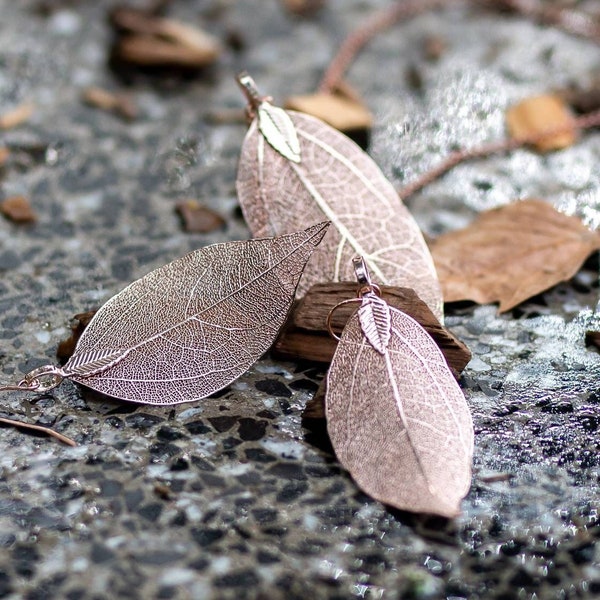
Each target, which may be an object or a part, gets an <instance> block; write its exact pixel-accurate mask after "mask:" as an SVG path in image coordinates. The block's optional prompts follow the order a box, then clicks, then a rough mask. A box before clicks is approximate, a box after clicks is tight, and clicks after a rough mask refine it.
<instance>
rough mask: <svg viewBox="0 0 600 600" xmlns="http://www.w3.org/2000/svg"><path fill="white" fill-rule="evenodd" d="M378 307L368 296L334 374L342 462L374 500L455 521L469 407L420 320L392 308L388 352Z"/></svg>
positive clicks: (464, 477) (332, 415)
mask: <svg viewBox="0 0 600 600" xmlns="http://www.w3.org/2000/svg"><path fill="white" fill-rule="evenodd" d="M374 298H377V297H376V296H375V295H374V294H373V292H367V293H366V294H365V295H364V296H363V298H362V304H361V308H360V309H359V312H358V313H355V315H354V316H353V317H351V319H350V320H349V321H348V323H347V325H346V327H345V328H344V331H343V333H342V336H341V339H340V342H339V344H338V347H337V349H336V352H335V355H334V357H333V361H332V363H331V367H330V368H329V373H328V376H327V395H326V416H327V428H328V431H329V436H330V438H331V442H332V444H333V447H334V449H335V453H336V455H337V457H338V459H339V461H340V463H341V464H342V465H343V466H344V467H345V468H346V469H348V471H349V472H350V474H351V475H352V477H353V478H354V480H355V481H356V482H357V484H358V485H359V486H360V487H361V488H362V489H363V490H364V491H365V492H366V493H367V494H369V495H370V496H372V497H373V498H376V499H377V500H380V501H381V502H384V503H386V504H389V505H392V506H394V507H396V508H401V509H403V510H409V511H412V512H425V513H433V514H438V515H442V516H445V517H454V516H456V515H457V514H458V513H459V505H460V500H461V499H462V498H463V497H464V496H465V494H466V493H467V491H468V490H469V486H470V482H471V460H472V454H473V424H472V420H471V415H470V412H469V409H468V406H467V404H466V402H465V398H464V396H463V394H462V392H461V390H460V388H459V387H458V385H457V383H456V380H455V379H454V377H453V375H452V373H451V372H450V370H449V368H448V365H447V363H446V360H445V358H444V356H443V355H442V353H441V351H440V350H439V348H438V346H437V345H436V344H435V342H434V341H433V340H432V339H431V337H430V336H429V335H428V334H427V333H426V332H425V330H424V329H423V328H422V327H421V326H420V325H419V324H418V323H417V322H416V321H415V320H414V319H412V318H411V317H409V316H408V315H406V314H404V313H402V312H400V311H399V310H397V309H395V308H393V307H390V306H388V307H387V314H389V318H390V337H389V340H388V342H387V344H385V345H384V344H382V343H381V337H382V336H381V334H380V333H379V332H381V331H385V328H384V327H382V326H381V322H384V321H385V319H383V320H382V319H380V318H379V317H376V316H375V315H376V311H378V310H379V306H380V303H384V301H383V300H380V299H379V298H377V299H376V300H374ZM360 311H363V316H362V317H361V316H360ZM382 312H383V311H382ZM364 315H369V316H368V318H365V316H364ZM374 332H378V334H377V335H374Z"/></svg>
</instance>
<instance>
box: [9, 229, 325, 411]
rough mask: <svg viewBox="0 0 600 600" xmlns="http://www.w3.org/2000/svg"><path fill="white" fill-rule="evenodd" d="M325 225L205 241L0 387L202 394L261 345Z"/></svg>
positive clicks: (162, 397)
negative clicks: (67, 345) (58, 351)
mask: <svg viewBox="0 0 600 600" xmlns="http://www.w3.org/2000/svg"><path fill="white" fill-rule="evenodd" d="M328 227H329V223H327V222H324V223H320V224H318V225H313V226H312V227H309V228H308V229H306V230H304V231H298V232H296V233H292V234H289V235H284V236H280V237H275V238H267V239H255V240H249V241H246V242H229V243H226V244H214V245H213V246H207V247H206V248H202V249H201V250H196V251H195V252H192V253H190V254H188V255H187V256H184V257H182V258H179V259H177V260H175V261H173V262H172V263H169V264H168V265H165V266H164V267H160V268H159V269H156V270H154V271H152V272H150V273H148V275H146V276H144V277H142V278H141V279H138V280H137V281H134V282H133V283H132V284H131V285H129V286H128V287H126V288H125V289H124V290H123V291H121V292H120V293H118V294H117V295H116V296H113V297H112V298H111V299H110V300H109V301H108V302H107V303H106V304H104V306H102V308H101V309H100V310H99V311H98V312H97V313H96V314H95V315H94V318H93V319H92V320H91V321H90V323H89V325H88V326H87V328H86V329H85V331H84V332H83V334H82V336H81V337H80V338H79V342H78V343H77V346H76V348H75V352H74V354H73V356H71V358H70V359H69V361H68V362H67V364H66V365H65V366H64V367H63V368H60V367H55V366H53V365H44V366H42V367H38V368H36V369H34V370H33V371H31V372H29V373H27V375H25V377H24V378H23V379H22V380H21V381H19V382H18V383H17V384H14V385H5V386H2V387H0V389H1V390H19V391H28V392H46V391H48V390H51V389H52V388H55V387H56V386H57V385H59V384H60V383H61V381H62V380H63V379H64V378H70V379H73V380H74V381H77V382H78V383H81V384H83V385H85V386H87V387H90V388H92V389H94V390H98V391H100V392H102V393H104V394H108V395H109V396H113V397H114V398H120V399H122V400H130V401H132V402H144V403H147V404H177V403H178V402H189V401H191V400H199V399H201V398H205V397H206V396H209V395H210V394H212V393H213V392H216V391H217V390H220V389H222V388H224V387H225V386H227V385H229V384H230V383H231V382H232V381H233V380H234V379H236V378H237V377H239V376H240V375H241V374H242V373H244V371H246V370H247V369H248V367H249V366H250V365H251V364H252V363H253V362H255V361H256V360H258V359H259V358H260V356H261V355H262V354H263V353H264V352H266V351H267V350H268V349H269V347H270V346H271V344H272V343H273V340H274V339H275V337H276V335H277V333H278V332H279V329H280V328H281V326H282V325H283V323H284V321H285V319H286V316H287V313H288V310H289V308H290V306H291V304H292V302H293V300H294V296H295V293H296V287H297V285H298V281H299V280H300V277H301V276H302V271H303V269H304V266H305V265H306V262H307V261H308V259H309V258H310V255H311V254H312V252H313V250H314V248H315V247H316V246H317V245H318V244H319V242H320V241H321V240H322V239H323V236H324V235H325V232H326V231H327V228H328Z"/></svg>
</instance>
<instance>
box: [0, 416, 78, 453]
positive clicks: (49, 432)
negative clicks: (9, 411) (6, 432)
mask: <svg viewBox="0 0 600 600" xmlns="http://www.w3.org/2000/svg"><path fill="white" fill-rule="evenodd" d="M0 423H5V424H6V425H12V426H13V427H19V428H21V429H34V430H35V431H41V432H42V433H45V434H46V435H49V436H51V437H54V438H56V439H57V440H60V441H61V442H62V443H63V444H67V445H69V446H77V443H76V442H75V441H74V440H72V439H71V438H68V437H67V436H66V435H63V434H62V433H58V431H54V429H50V427H44V426H42V425H32V424H31V423H23V421H16V420H15V419H6V418H4V417H0Z"/></svg>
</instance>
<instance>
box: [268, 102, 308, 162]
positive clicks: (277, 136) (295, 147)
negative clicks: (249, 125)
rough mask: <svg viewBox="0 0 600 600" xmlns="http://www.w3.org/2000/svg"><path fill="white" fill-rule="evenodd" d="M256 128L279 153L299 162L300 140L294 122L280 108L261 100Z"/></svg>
mask: <svg viewBox="0 0 600 600" xmlns="http://www.w3.org/2000/svg"><path fill="white" fill-rule="evenodd" d="M258 129H259V130H260V132H261V133H262V134H263V136H264V137H265V140H267V142H269V144H271V146H273V148H274V149H275V150H277V152H279V154H281V155H282V156H283V157H284V158H287V159H288V160H291V161H292V162H295V163H299V162H300V142H299V141H298V135H297V134H296V129H295V128H294V123H293V122H292V120H291V119H290V117H289V116H288V114H287V113H286V112H285V110H283V109H282V108H279V107H277V106H273V105H272V104H269V103H268V102H263V103H262V104H261V105H260V106H259V107H258Z"/></svg>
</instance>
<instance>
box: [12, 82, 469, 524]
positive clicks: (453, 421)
mask: <svg viewBox="0 0 600 600" xmlns="http://www.w3.org/2000/svg"><path fill="white" fill-rule="evenodd" d="M238 82H239V84H240V86H241V88H242V90H243V91H244V93H245V95H246V98H247V100H248V109H247V110H248V115H249V117H250V118H251V119H252V122H251V124H250V128H249V131H248V133H247V135H246V138H245V140H244V144H243V147H242V154H241V158H240V164H239V171H238V179H237V191H238V196H239V200H240V204H241V206H242V210H243V212H244V216H245V218H246V220H247V222H248V224H249V227H250V229H251V231H252V233H253V235H254V236H255V237H256V238H259V239H253V240H248V241H242V242H229V243H224V244H215V245H212V246H208V247H205V248H203V249H200V250H197V251H195V252H192V253H190V254H188V255H186V256H184V257H182V258H180V259H178V260H175V261H173V262H172V263H169V264H168V265H165V266H163V267H160V268H158V269H156V270H154V271H152V272H151V273H149V274H147V275H146V276H144V277H142V278H141V279H139V280H137V281H135V282H133V283H132V284H130V285H129V286H128V287H126V288H125V289H124V290H122V291H121V292H120V293H118V294H117V295H116V296H114V297H113V298H111V299H110V300H109V301H108V302H106V304H104V305H103V306H102V308H101V309H100V310H99V311H98V312H97V313H96V315H95V316H94V318H93V319H92V321H91V322H90V324H89V325H88V326H87V328H86V329H85V331H84V332H83V334H82V336H81V338H80V339H79V342H78V343H77V346H76V349H75V352H74V354H73V355H72V357H71V358H70V359H69V361H68V362H67V363H66V364H65V365H64V367H56V366H53V365H46V366H43V367H40V368H38V369H34V370H33V371H31V372H30V373H28V374H27V375H26V376H25V377H24V378H23V379H22V380H21V381H20V382H19V383H18V384H16V385H9V386H5V387H4V388H1V389H5V390H7V389H17V390H23V391H34V392H45V391H48V390H50V389H52V388H54V387H56V386H57V385H58V384H60V382H61V381H62V380H63V379H64V378H69V379H72V380H73V381H75V382H77V383H80V384H82V385H84V386H87V387H90V388H92V389H95V390H97V391H100V392H102V393H105V394H107V395H110V396H113V397H115V398H119V399H123V400H128V401H133V402H141V403H148V404H176V403H179V402H189V401H194V400H200V399H202V398H205V397H207V396H209V395H210V394H212V393H214V392H215V391H217V390H219V389H222V388H224V387H226V386H227V385H229V384H230V383H231V382H232V381H234V380H235V379H236V378H237V377H239V376H240V375H242V374H243V373H244V372H245V371H246V370H247V369H248V368H249V367H250V365H251V364H252V363H254V362H255V361H256V360H258V358H260V356H261V355H262V354H263V353H264V352H266V351H267V350H268V349H269V347H270V346H271V344H272V343H273V341H274V339H275V337H276V336H277V333H278V331H279V330H280V329H281V327H282V326H283V324H284V321H285V319H286V316H287V313H288V311H289V309H290V307H291V305H292V303H293V300H294V298H295V295H296V293H298V294H299V295H302V294H303V293H304V292H305V291H306V290H307V289H308V288H309V287H310V286H311V285H312V284H314V283H318V282H323V281H340V280H348V279H351V278H353V277H354V276H356V278H357V279H358V283H359V298H358V299H357V300H358V301H360V308H359V309H358V312H357V314H356V315H355V316H354V317H352V318H351V319H350V321H349V322H348V324H347V326H346V327H345V329H344V331H343V333H342V335H341V338H340V342H339V345H338V349H337V350H336V354H335V356H334V359H333V362H332V364H331V368H330V370H329V374H328V386H327V390H328V391H327V396H326V407H327V408H326V414H327V420H328V429H329V433H330V437H331V440H332V443H333V445H334V449H335V451H336V454H337V455H338V458H339V459H340V462H341V463H342V464H343V465H344V466H345V467H346V468H347V469H348V470H349V471H350V473H351V474H352V475H353V477H354V479H355V480H356V481H357V483H358V484H359V485H360V486H361V487H362V488H363V489H364V490H365V491H366V492H367V493H368V494H370V495H372V496H373V497H375V498H376V499H378V500H381V501H383V502H386V503H388V504H391V505H393V506H396V507H398V508H404V509H408V510H413V511H420V512H430V513H436V514H441V515H444V516H454V515H455V514H457V512H458V505H459V502H460V499H461V498H462V497H463V496H464V495H465V494H466V492H467V491H468V488H469V484H470V464H471V456H472V448H473V429H472V423H471V418H470V415H469V411H468V408H467V406H466V403H465V400H464V397H463V395H462V392H461V391H460V388H459V387H458V385H457V383H456V381H455V379H454V377H453V376H452V374H451V372H450V370H449V368H448V366H447V364H446V361H445V359H444V357H443V355H442V354H441V352H440V350H439V349H438V347H437V346H436V344H435V343H434V342H433V340H432V339H431V338H430V337H429V335H428V334H427V333H426V332H425V331H424V330H423V329H422V328H421V326H420V325H419V324H418V323H416V321H414V320H413V319H411V318H410V317H408V316H407V315H405V314H403V313H401V312H400V311H398V310H396V309H394V308H392V307H390V306H389V305H388V304H387V303H386V302H385V301H384V300H382V299H381V298H380V297H379V296H378V294H377V290H378V288H377V286H375V285H374V284H373V283H372V282H371V279H370V273H372V274H373V275H374V276H375V277H376V278H377V280H378V281H379V282H380V283H383V284H387V285H400V284H402V285H404V286H407V287H412V288H414V289H415V291H416V292H417V293H418V294H419V295H420V296H421V298H422V299H423V300H425V301H426V302H427V303H428V304H429V306H430V307H431V309H432V311H433V312H434V314H436V316H438V317H439V318H442V297H441V292H440V288H439V283H438V281H437V277H436V275H435V268H434V266H433V261H432V259H431V256H430V254H429V252H428V250H427V247H426V245H425V242H424V240H423V237H422V235H421V232H420V230H419V228H418V226H417V225H416V223H415V222H414V220H413V219H412V217H411V216H410V214H409V212H408V211H407V209H406V208H405V207H404V205H403V204H402V202H401V200H400V199H399V198H398V196H397V194H396V192H395V191H394V189H393V187H392V186H391V184H390V183H389V182H388V181H387V180H386V179H385V177H384V176H383V174H382V173H381V171H380V170H379V169H378V168H377V166H376V165H375V164H374V163H373V161H372V160H371V159H370V158H369V157H368V156H367V155H366V154H365V153H364V152H363V151H362V150H360V148H358V146H356V145H355V144H354V143H353V142H352V141H350V140H349V139H348V138H346V137H345V136H344V135H342V134H340V133H339V132H337V131H336V130H334V129H332V128H331V127H329V126H327V125H325V124H324V123H323V122H321V121H319V120H318V119H315V118H313V117H310V116H308V115H303V114H301V113H296V112H292V111H284V110H283V109H281V108H278V107H275V106H273V105H272V104H271V103H270V102H269V99H267V98H264V97H261V96H260V95H259V94H258V93H257V91H256V87H255V85H254V82H253V81H252V79H251V78H250V77H249V76H248V75H247V74H241V75H240V76H239V77H238ZM306 223H315V225H312V226H310V227H308V228H307V229H303V226H304V225H305V224H306ZM265 236H271V237H265ZM261 238H263V239H261ZM356 255H359V257H360V258H358V259H355V260H354V261H353V260H352V259H353V258H354V257H356ZM311 256H312V258H311ZM303 272H304V275H303ZM301 278H302V279H301ZM440 453H445V454H446V456H444V457H443V460H440Z"/></svg>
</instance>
